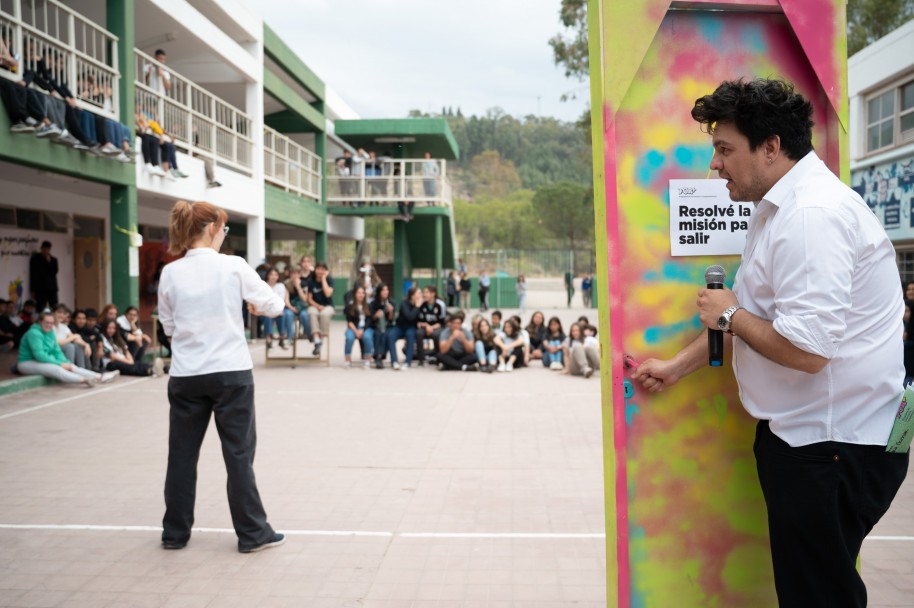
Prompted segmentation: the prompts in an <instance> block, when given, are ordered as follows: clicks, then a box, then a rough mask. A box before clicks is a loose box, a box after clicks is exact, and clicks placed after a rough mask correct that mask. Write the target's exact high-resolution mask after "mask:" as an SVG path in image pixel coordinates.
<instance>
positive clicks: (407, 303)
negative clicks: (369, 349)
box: [387, 286, 422, 370]
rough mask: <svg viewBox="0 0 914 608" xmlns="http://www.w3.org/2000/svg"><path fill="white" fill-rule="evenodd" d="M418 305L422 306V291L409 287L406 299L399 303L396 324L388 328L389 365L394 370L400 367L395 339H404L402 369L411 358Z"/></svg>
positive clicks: (405, 367) (417, 317)
mask: <svg viewBox="0 0 914 608" xmlns="http://www.w3.org/2000/svg"><path fill="white" fill-rule="evenodd" d="M420 306H422V292H421V291H419V288H418V287H415V286H413V287H410V288H409V291H407V292H406V299H405V300H403V302H402V303H401V304H400V312H399V314H398V315H397V324H396V325H395V326H394V327H392V328H391V329H390V334H389V335H388V336H387V349H388V350H389V351H390V366H391V367H392V368H393V369H395V370H398V369H401V368H400V363H399V362H398V361H397V340H400V339H401V338H405V339H406V361H404V362H403V368H402V369H409V362H410V361H412V360H413V348H415V346H416V331H417V327H416V325H417V324H418V323H419V307H420Z"/></svg>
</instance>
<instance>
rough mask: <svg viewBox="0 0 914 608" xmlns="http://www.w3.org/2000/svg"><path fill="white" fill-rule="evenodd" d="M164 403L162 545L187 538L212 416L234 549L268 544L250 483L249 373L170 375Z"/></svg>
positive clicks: (253, 443)
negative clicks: (165, 448)
mask: <svg viewBox="0 0 914 608" xmlns="http://www.w3.org/2000/svg"><path fill="white" fill-rule="evenodd" d="M168 401H169V403H170V404H171V413H170V420H169V432H168V472H167V474H166V476H165V517H164V518H163V520H162V528H163V530H162V540H163V541H173V542H178V543H181V542H186V541H187V539H189V538H190V532H191V527H193V524H194V502H195V499H196V491H197V460H198V459H199V457H200V445H201V444H202V443H203V437H204V435H205V434H206V428H207V427H208V426H209V420H210V416H211V415H213V414H215V416H216V430H217V431H218V432H219V439H220V440H221V441H222V457H223V459H224V460H225V470H226V472H227V473H228V483H227V484H226V489H227V491H228V501H229V510H230V511H231V514H232V524H233V525H234V527H235V534H237V535H238V547H239V548H242V549H243V548H246V547H251V546H254V545H259V544H261V543H264V542H266V541H268V540H269V539H270V538H272V537H273V534H274V531H273V528H271V527H270V524H268V523H267V514H266V513H265V512H264V509H263V503H262V502H261V500H260V493H259V492H258V491H257V482H256V480H255V479H254V452H255V450H256V448H257V428H256V423H255V419H254V375H253V373H252V372H251V371H250V370H247V371H240V372H220V373H215V374H204V375H202V376H187V377H175V376H172V377H170V378H169V380H168Z"/></svg>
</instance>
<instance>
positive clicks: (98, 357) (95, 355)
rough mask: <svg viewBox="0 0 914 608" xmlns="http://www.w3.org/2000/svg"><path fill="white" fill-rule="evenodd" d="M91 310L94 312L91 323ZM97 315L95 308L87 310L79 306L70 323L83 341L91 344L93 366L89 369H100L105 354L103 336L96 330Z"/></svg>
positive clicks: (71, 328) (71, 329) (71, 327)
mask: <svg viewBox="0 0 914 608" xmlns="http://www.w3.org/2000/svg"><path fill="white" fill-rule="evenodd" d="M90 312H91V313H92V318H91V321H92V323H91V325H90V324H89V321H90V318H89V314H88V313H90ZM97 316H98V313H97V312H95V309H93V308H89V309H87V310H83V309H81V308H77V309H76V311H75V312H74V313H73V321H72V322H71V323H70V331H72V332H73V333H74V334H78V335H79V337H80V338H82V339H83V342H85V343H86V344H88V345H89V349H90V350H91V351H92V354H91V355H90V363H91V367H90V368H89V369H92V370H95V371H98V370H99V369H100V366H101V361H102V354H103V353H102V341H101V336H100V335H99V333H98V332H97V331H96V330H95V323H96V317H97Z"/></svg>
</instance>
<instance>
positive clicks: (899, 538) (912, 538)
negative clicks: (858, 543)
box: [863, 536, 914, 542]
mask: <svg viewBox="0 0 914 608" xmlns="http://www.w3.org/2000/svg"><path fill="white" fill-rule="evenodd" d="M863 540H892V541H903V542H911V541H914V536H867V537H866V538H864V539H863Z"/></svg>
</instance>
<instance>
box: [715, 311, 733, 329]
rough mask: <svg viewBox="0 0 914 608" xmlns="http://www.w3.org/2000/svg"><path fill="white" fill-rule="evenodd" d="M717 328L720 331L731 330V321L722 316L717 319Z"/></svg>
mask: <svg viewBox="0 0 914 608" xmlns="http://www.w3.org/2000/svg"><path fill="white" fill-rule="evenodd" d="M717 327H719V328H720V331H728V330H729V329H730V319H728V318H727V317H725V316H724V315H721V316H720V317H718V319H717Z"/></svg>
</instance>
